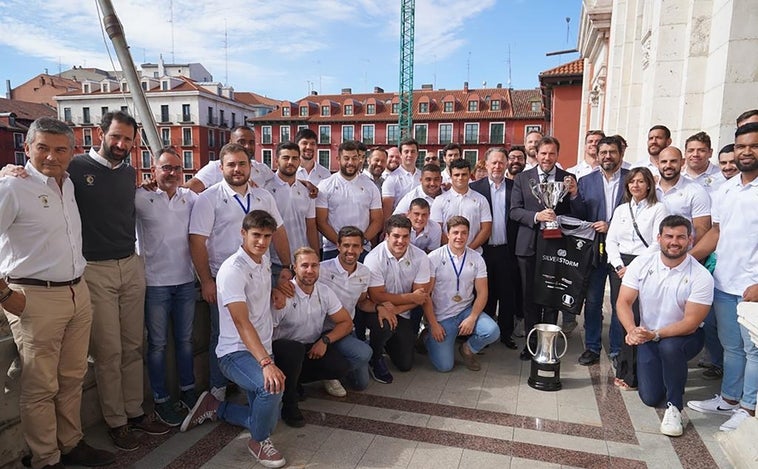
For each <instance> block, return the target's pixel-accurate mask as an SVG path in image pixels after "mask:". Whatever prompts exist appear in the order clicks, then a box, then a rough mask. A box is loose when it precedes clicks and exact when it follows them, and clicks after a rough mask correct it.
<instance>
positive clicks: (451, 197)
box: [429, 189, 492, 253]
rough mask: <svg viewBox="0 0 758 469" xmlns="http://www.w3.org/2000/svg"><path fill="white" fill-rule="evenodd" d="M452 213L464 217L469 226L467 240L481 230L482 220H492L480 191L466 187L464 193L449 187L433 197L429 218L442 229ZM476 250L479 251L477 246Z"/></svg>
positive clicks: (472, 238)
mask: <svg viewBox="0 0 758 469" xmlns="http://www.w3.org/2000/svg"><path fill="white" fill-rule="evenodd" d="M453 215H461V216H463V217H466V219H467V220H468V222H469V224H470V225H471V227H470V228H469V235H468V241H469V243H471V241H473V240H474V238H476V235H478V234H479V231H481V229H482V228H481V224H482V222H491V221H492V212H490V205H489V204H488V203H487V199H486V198H485V197H484V196H483V195H482V194H480V193H478V192H476V191H474V190H471V189H468V190H467V191H466V193H465V194H459V193H458V192H456V191H455V189H450V190H449V191H447V192H445V193H444V194H442V195H440V196H439V197H437V198H436V199H434V203H433V204H432V213H431V215H430V217H429V218H430V220H431V221H434V222H437V223H440V224H441V226H442V229H443V230H444V231H447V220H448V219H449V218H450V217H452V216H453ZM476 251H477V252H479V253H481V251H482V248H481V247H479V248H478V249H477V250H476Z"/></svg>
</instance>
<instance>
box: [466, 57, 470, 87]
mask: <svg viewBox="0 0 758 469" xmlns="http://www.w3.org/2000/svg"><path fill="white" fill-rule="evenodd" d="M470 74H471V51H468V58H467V59H466V81H467V82H468V81H471V80H469V75H470Z"/></svg>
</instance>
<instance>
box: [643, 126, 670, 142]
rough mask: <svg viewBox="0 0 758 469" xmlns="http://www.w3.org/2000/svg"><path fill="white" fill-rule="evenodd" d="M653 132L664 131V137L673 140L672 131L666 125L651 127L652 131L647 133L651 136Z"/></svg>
mask: <svg viewBox="0 0 758 469" xmlns="http://www.w3.org/2000/svg"><path fill="white" fill-rule="evenodd" d="M653 130H662V131H663V135H665V136H666V138H667V139H668V138H671V131H670V130H669V128H668V127H666V126H665V125H661V124H658V125H654V126H652V127H650V130H648V131H647V133H648V134H649V133H650V132H652V131H653Z"/></svg>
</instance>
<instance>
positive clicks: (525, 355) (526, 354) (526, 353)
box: [518, 347, 532, 362]
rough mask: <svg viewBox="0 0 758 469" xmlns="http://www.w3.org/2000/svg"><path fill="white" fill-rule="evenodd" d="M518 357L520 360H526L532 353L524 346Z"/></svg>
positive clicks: (530, 357)
mask: <svg viewBox="0 0 758 469" xmlns="http://www.w3.org/2000/svg"><path fill="white" fill-rule="evenodd" d="M518 357H519V358H520V359H521V361H523V362H528V361H529V360H531V359H532V354H531V353H529V350H527V349H526V347H524V350H522V351H521V353H520V354H519V356H518Z"/></svg>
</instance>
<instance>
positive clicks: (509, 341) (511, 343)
mask: <svg viewBox="0 0 758 469" xmlns="http://www.w3.org/2000/svg"><path fill="white" fill-rule="evenodd" d="M500 342H502V343H503V345H505V346H506V347H508V348H509V349H511V350H516V349H517V348H518V345H516V342H514V341H513V339H511V338H510V337H505V338H501V339H500Z"/></svg>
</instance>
